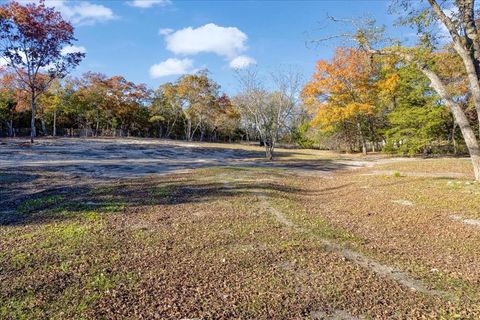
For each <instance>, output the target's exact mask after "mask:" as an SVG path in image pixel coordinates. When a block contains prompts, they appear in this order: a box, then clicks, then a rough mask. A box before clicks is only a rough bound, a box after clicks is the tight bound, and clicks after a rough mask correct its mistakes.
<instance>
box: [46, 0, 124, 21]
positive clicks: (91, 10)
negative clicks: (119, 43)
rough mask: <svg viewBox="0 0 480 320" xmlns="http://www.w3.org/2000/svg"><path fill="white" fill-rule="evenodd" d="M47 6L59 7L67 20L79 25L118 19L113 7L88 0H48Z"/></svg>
mask: <svg viewBox="0 0 480 320" xmlns="http://www.w3.org/2000/svg"><path fill="white" fill-rule="evenodd" d="M45 5H46V6H47V7H54V8H55V9H57V10H58V11H59V12H60V13H61V14H62V16H63V18H65V19H66V20H69V21H71V22H72V23H73V24H77V25H92V24H95V23H97V22H105V21H109V20H113V19H116V18H117V17H116V16H115V14H114V13H113V11H112V9H110V8H108V7H105V6H104V5H101V4H94V3H90V2H88V1H80V2H70V3H69V2H68V1H65V0H46V1H45Z"/></svg>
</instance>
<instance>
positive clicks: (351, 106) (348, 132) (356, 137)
mask: <svg viewBox="0 0 480 320" xmlns="http://www.w3.org/2000/svg"><path fill="white" fill-rule="evenodd" d="M376 74H378V69H377V66H376V64H375V62H374V61H372V60H370V58H369V56H368V55H367V54H365V53H364V52H362V51H357V50H354V49H351V48H339V49H337V50H336V51H335V55H334V57H333V59H332V61H331V62H328V61H326V60H320V61H318V63H317V67H316V72H315V74H314V75H313V76H312V80H311V81H310V82H309V83H307V85H306V86H305V87H304V89H303V100H304V102H305V104H306V105H307V106H308V107H309V109H310V110H311V111H312V112H313V113H314V114H315V116H314V119H313V121H312V124H313V125H314V126H316V127H319V128H320V130H323V131H333V130H339V131H342V132H343V135H344V137H345V140H346V143H347V145H348V148H349V149H350V151H352V149H353V148H354V145H355V144H356V143H357V142H358V144H359V145H360V146H361V150H362V152H363V153H364V154H366V153H367V151H368V147H367V133H368V132H369V130H370V131H372V128H371V122H372V117H373V116H374V114H375V112H376V105H375V104H376V101H378V99H379V96H380V94H381V92H382V91H384V90H388V88H390V87H392V86H394V83H395V78H393V77H392V78H389V79H387V81H377V79H376V77H375V75H376Z"/></svg>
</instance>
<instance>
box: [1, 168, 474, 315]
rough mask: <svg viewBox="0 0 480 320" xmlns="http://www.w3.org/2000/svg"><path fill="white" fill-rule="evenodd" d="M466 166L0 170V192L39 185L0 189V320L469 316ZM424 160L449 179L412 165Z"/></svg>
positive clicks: (470, 216) (470, 195)
mask: <svg viewBox="0 0 480 320" xmlns="http://www.w3.org/2000/svg"><path fill="white" fill-rule="evenodd" d="M283 161H286V160H283ZM292 161H294V160H292ZM468 166H469V163H468V162H467V161H465V160H462V159H436V160H414V161H401V162H392V161H389V162H388V163H383V164H379V165H376V166H373V167H366V168H363V169H356V170H350V169H338V170H337V169H335V170H333V171H330V172H329V173H325V172H323V173H321V172H317V171H316V170H311V171H310V172H309V174H305V172H295V171H292V170H286V169H284V168H273V169H268V168H264V167H241V166H235V167H209V168H199V169H195V170H192V171H190V172H187V173H177V174H175V173H172V174H168V175H165V176H157V177H153V176H152V177H143V178H136V179H130V180H116V181H114V182H113V181H112V182H105V181H103V182H96V183H93V182H92V181H86V180H85V181H84V180H78V181H76V183H71V181H70V183H66V178H65V177H63V178H62V175H61V174H60V173H58V175H56V176H52V174H51V173H50V172H42V171H36V172H35V177H32V176H30V175H28V174H26V173H24V174H19V173H15V172H12V171H4V172H3V173H1V174H0V187H1V188H2V189H3V190H5V189H9V190H13V191H15V190H20V189H21V188H22V186H23V187H25V186H26V185H27V184H31V183H32V182H35V183H36V184H37V185H38V186H39V188H41V192H37V193H35V194H34V195H31V196H27V197H15V192H13V191H12V192H10V193H7V192H5V193H3V194H4V195H5V196H8V197H11V199H12V201H11V202H9V204H8V210H4V211H2V213H1V214H0V215H2V217H1V218H2V219H1V223H0V318H1V319H42V318H49V319H66V318H73V319H77V318H78V319H81V318H84V319H122V318H124V319H155V318H158V319H181V318H190V319H191V318H200V319H210V318H215V319H218V318H243V319H251V318H255V319H266V318H269V319H272V318H274V319H292V318H307V319H308V318H309V319H312V318H313V319H357V318H358V319H370V318H375V319H387V318H388V319H390V318H392V319H412V318H417V319H418V318H425V319H429V318H432V319H441V318H444V319H452V318H459V319H478V318H479V317H480V249H479V248H480V226H477V225H475V224H474V223H466V221H470V222H471V221H477V220H478V219H480V214H479V212H480V201H479V200H480V185H478V184H475V183H471V182H470V180H469V179H470V176H469V174H470V172H469V170H468V168H469V167H468ZM307 169H308V168H307ZM387 171H388V172H390V171H394V172H395V174H384V173H383V172H387ZM439 171H442V172H448V173H458V174H461V175H462V176H459V177H457V178H445V177H436V176H424V175H421V174H420V175H415V174H412V173H415V172H418V173H429V172H430V173H434V172H439ZM407 173H408V174H407ZM67 180H68V179H67ZM62 182H63V183H62ZM17 193H18V192H17ZM4 203H7V202H4Z"/></svg>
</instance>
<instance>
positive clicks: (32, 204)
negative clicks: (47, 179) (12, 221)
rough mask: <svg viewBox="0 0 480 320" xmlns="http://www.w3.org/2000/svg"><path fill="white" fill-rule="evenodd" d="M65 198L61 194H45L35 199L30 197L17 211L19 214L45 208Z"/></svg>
mask: <svg viewBox="0 0 480 320" xmlns="http://www.w3.org/2000/svg"><path fill="white" fill-rule="evenodd" d="M64 199H65V197H64V196H61V195H50V196H43V197H39V198H35V199H29V200H26V201H25V202H23V203H22V204H21V205H19V206H18V207H17V210H16V211H17V213H19V214H27V213H30V212H33V211H35V210H38V209H43V208H47V207H51V206H53V205H56V204H58V203H60V202H61V201H63V200H64Z"/></svg>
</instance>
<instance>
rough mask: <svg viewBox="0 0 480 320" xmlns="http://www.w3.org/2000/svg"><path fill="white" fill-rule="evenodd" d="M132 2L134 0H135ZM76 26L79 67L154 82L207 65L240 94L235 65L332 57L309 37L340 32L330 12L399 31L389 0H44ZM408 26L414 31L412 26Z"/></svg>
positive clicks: (303, 68) (309, 64) (329, 47)
mask: <svg viewBox="0 0 480 320" xmlns="http://www.w3.org/2000/svg"><path fill="white" fill-rule="evenodd" d="M134 1H135V2H134ZM47 5H49V6H55V7H56V8H57V9H58V10H59V11H60V12H62V14H63V15H64V17H66V18H67V19H69V20H71V21H72V22H73V24H74V25H75V33H76V37H77V38H78V42H77V43H76V46H79V47H83V48H84V49H85V50H86V53H87V56H86V58H85V60H84V61H83V62H82V63H81V65H80V66H79V67H78V69H77V70H76V71H75V73H74V74H75V75H78V74H81V73H83V72H86V71H94V72H101V73H105V74H106V75H109V76H112V75H117V74H119V75H123V76H125V77H126V78H127V79H128V80H131V81H134V82H137V83H146V84H147V85H148V86H149V87H151V88H156V87H157V86H159V85H160V84H162V83H164V82H167V81H174V80H175V79H177V78H178V77H179V74H180V73H182V72H192V71H195V70H198V69H199V68H208V69H209V71H210V73H211V76H212V78H213V79H214V80H215V81H217V82H218V83H219V84H220V85H221V86H222V89H223V90H224V91H226V92H227V93H231V94H233V93H235V91H236V80H235V77H234V69H233V68H232V67H245V66H246V65H248V64H250V65H252V64H256V65H257V67H258V68H259V69H261V70H264V71H270V70H275V69H276V68H279V67H282V66H285V65H288V66H294V67H295V68H298V70H299V71H300V72H301V73H303V74H304V76H305V78H306V79H308V78H309V77H310V75H311V74H312V73H313V71H314V66H315V61H317V60H318V59H329V58H330V57H331V55H332V53H333V51H334V48H335V46H338V45H340V44H341V43H339V42H338V41H337V42H334V41H332V42H329V43H323V44H322V45H321V46H317V47H315V46H310V47H307V46H306V43H307V42H308V41H309V40H312V39H315V38H319V37H323V36H327V35H331V34H335V33H338V32H339V31H342V30H344V28H343V27H341V26H339V25H337V24H334V23H328V22H327V19H326V16H327V13H328V14H330V15H332V16H336V17H342V18H353V17H359V16H365V15H368V16H370V17H374V18H375V19H376V20H377V21H378V22H379V23H380V24H385V25H386V26H387V27H388V28H389V30H390V31H391V32H393V33H394V34H397V35H400V36H405V34H406V31H405V30H403V31H400V30H399V29H398V28H396V27H392V24H393V23H394V21H395V19H396V17H394V16H391V15H389V14H388V6H389V1H381V0H377V1H353V0H352V1H175V0H172V1H168V0H130V1H122V0H116V1H113V0H112V1H94V0H89V1H61V0H47ZM410 32H411V31H410Z"/></svg>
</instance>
